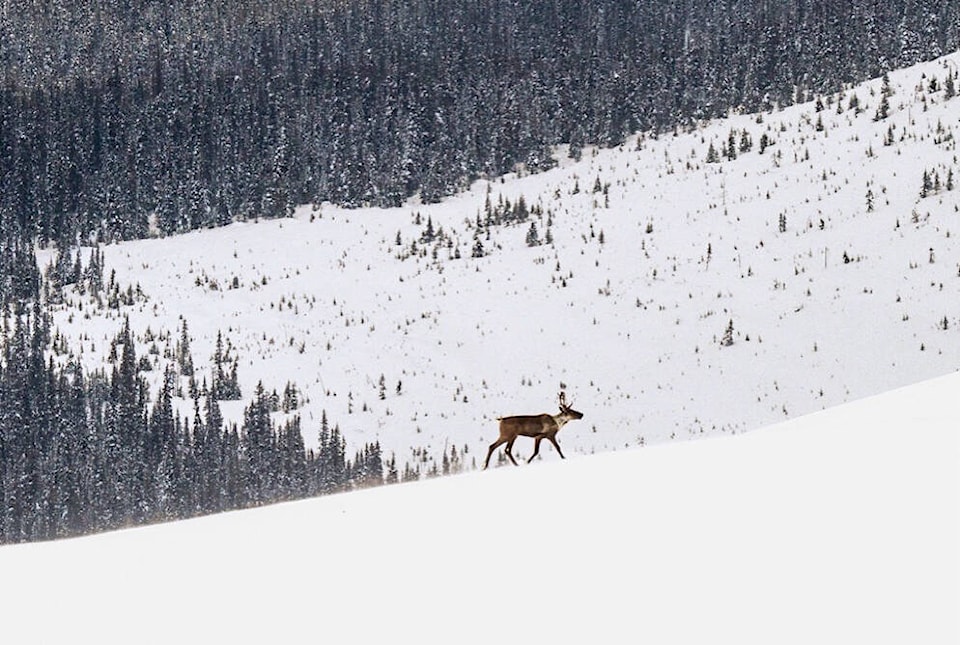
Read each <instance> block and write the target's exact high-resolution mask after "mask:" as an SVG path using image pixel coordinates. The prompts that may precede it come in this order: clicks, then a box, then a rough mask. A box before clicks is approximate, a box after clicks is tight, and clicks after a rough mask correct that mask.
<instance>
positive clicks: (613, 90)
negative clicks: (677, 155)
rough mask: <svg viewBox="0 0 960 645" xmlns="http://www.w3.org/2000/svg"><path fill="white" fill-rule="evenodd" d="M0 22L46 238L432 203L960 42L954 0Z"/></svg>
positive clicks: (554, 5)
mask: <svg viewBox="0 0 960 645" xmlns="http://www.w3.org/2000/svg"><path fill="white" fill-rule="evenodd" d="M3 7H4V10H3V11H2V12H0V74H2V77H0V82H2V86H0V211H2V212H3V213H6V214H7V216H11V217H14V218H16V220H17V221H18V223H19V225H20V226H22V227H24V228H25V229H26V230H27V232H28V234H29V235H31V236H36V237H38V238H39V240H40V241H41V243H46V242H50V241H53V242H56V241H58V240H62V239H72V238H73V237H74V236H76V235H77V234H82V235H83V236H84V238H85V239H89V238H91V237H95V238H97V239H99V240H100V241H110V240H114V239H120V238H123V239H126V238H137V237H143V236H145V235H147V234H148V233H150V232H151V228H150V226H151V216H152V215H155V221H154V224H155V227H156V229H157V230H158V231H159V232H160V233H163V234H167V233H174V232H179V231H185V230H189V229H192V228H196V227H201V226H210V225H217V224H223V223H226V222H229V221H231V220H234V219H237V218H240V219H245V218H252V217H274V216H278V215H283V214H285V213H287V212H289V209H290V207H291V206H292V205H294V204H301V203H310V202H316V203H319V202H320V201H323V200H329V201H331V202H334V203H337V204H341V205H348V206H358V205H363V204H369V205H377V206H391V205H398V204H400V203H401V201H402V200H403V199H404V198H406V197H408V196H410V195H412V194H414V193H417V192H419V193H420V194H421V195H422V197H423V199H424V200H425V201H434V200H436V199H438V198H440V197H441V196H443V195H445V194H448V193H450V192H452V191H455V190H457V189H459V188H462V187H463V186H464V185H466V184H467V182H469V181H470V180H472V179H474V178H476V177H478V176H482V175H496V174H499V173H503V172H507V171H510V170H511V169H513V168H514V166H515V165H516V164H524V165H525V166H526V168H528V169H530V170H537V169H542V168H545V167H548V166H550V165H551V163H552V162H551V156H550V146H551V145H553V144H557V143H561V142H564V143H570V144H572V146H573V149H574V154H576V150H577V149H578V147H579V146H581V145H583V144H599V145H604V146H609V145H614V144H617V143H619V142H620V141H622V140H623V138H624V137H625V136H626V135H627V134H628V133H630V132H633V131H635V130H637V129H665V128H672V127H674V126H675V125H676V124H684V123H690V122H692V121H695V120H697V119H703V118H709V117H715V116H720V115H723V114H725V113H726V112H727V111H728V110H729V109H731V108H739V107H742V108H745V109H748V110H753V109H760V108H767V107H771V106H774V105H781V106H782V105H788V104H792V103H794V102H795V101H797V100H799V99H805V98H807V97H810V96H811V95H812V94H814V93H822V92H827V91H831V90H835V89H837V88H839V87H840V86H841V84H842V83H845V82H851V81H858V80H862V79H866V78H868V77H873V76H879V75H880V74H881V73H883V72H884V71H886V70H888V69H890V68H894V67H902V66H907V65H910V64H913V63H916V62H919V61H920V60H924V59H928V58H931V57H936V56H938V55H940V54H942V53H945V52H947V51H951V50H953V49H956V48H957V47H958V45H960V5H958V3H954V2H940V1H937V0H851V1H845V2H836V1H835V0H707V1H702V0H549V1H543V2H530V1H527V0H403V1H393V0H276V1H275V0H271V1H270V2H265V1H263V0H206V1H204V2H196V1H194V0H163V1H155V0H104V1H99V2H87V1H86V0H52V1H50V0H45V1H43V2H40V1H31V2H16V3H14V2H6V1H4V4H3Z"/></svg>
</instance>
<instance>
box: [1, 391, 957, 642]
mask: <svg viewBox="0 0 960 645" xmlns="http://www.w3.org/2000/svg"><path fill="white" fill-rule="evenodd" d="M958 391H960V375H957V374H954V375H950V376H947V377H942V378H939V379H937V380H934V381H930V382H926V383H922V384H920V385H915V386H911V387H909V388H906V389H901V390H898V391H895V392H890V393H887V394H884V395H881V396H879V397H875V398H868V399H864V400H860V401H858V402H855V403H852V404H847V405H844V406H841V407H838V408H835V409H831V410H828V411H826V412H820V413H816V414H813V415H810V416H806V417H802V418H799V419H795V420H793V421H789V422H785V423H782V424H780V425H778V426H773V427H769V428H766V429H762V430H757V431H755V432H751V433H747V434H744V435H742V436H737V437H729V438H718V439H710V440H706V441H698V442H682V443H677V444H674V445H661V446H655V447H648V448H643V449H633V450H628V451H621V452H617V453H607V454H603V455H595V456H588V457H578V458H571V459H568V460H567V461H565V462H562V463H561V462H554V463H548V464H540V465H537V466H532V467H528V468H512V467H511V468H509V469H500V470H496V471H487V472H475V473H468V474H463V475H460V476H454V477H445V478H441V479H435V480H429V481H422V482H416V483H409V484H401V485H398V486H387V487H383V488H377V489H370V490H366V491H361V492H355V493H347V494H342V495H334V496H329V497H323V498H319V499H316V500H308V501H303V502H296V503H289V504H282V505H277V506H272V507H266V508H262V509H256V510H250V511H241V512H234V513H226V514H222V515H217V516H211V517H206V518H201V519H196V520H189V521H184V522H177V523H173V524H167V525H159V526H153V527H144V528H139V529H133V530H127V531H119V532H115V533H110V534H104V535H98V536H92V537H87V538H80V539H74V540H64V541H58V542H51V543H45V544H43V543H37V544H27V545H16V546H7V547H3V548H0V572H2V576H3V583H2V584H0V616H2V624H3V628H2V632H3V640H4V642H8V643H18V644H25V643H66V642H75V643H184V642H186V643H199V642H210V643H255V642H256V643H265V642H269V643H297V642H320V641H325V640H333V641H336V642H408V641H416V642H431V643H433V642H436V643H485V642H528V643H529V642H537V643H551V642H563V643H569V642H592V643H610V642H629V643H637V642H651V643H733V642H736V643H763V644H767V643H798V644H800V643H802V644H807V643H872V644H876V643H924V644H925V645H930V644H937V643H944V644H946V643H951V644H952V643H956V642H958V639H960V629H958V622H957V621H958V614H957V608H958V606H960V559H958V545H960V479H958V472H960V471H958V466H960V441H958V438H960V435H958V428H960V398H958V397H957V392H958Z"/></svg>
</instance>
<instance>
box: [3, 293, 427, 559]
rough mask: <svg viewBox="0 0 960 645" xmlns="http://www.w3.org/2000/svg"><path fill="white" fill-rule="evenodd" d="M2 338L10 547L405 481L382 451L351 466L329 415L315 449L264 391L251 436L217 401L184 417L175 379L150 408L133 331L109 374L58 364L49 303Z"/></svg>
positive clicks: (17, 315)
mask: <svg viewBox="0 0 960 645" xmlns="http://www.w3.org/2000/svg"><path fill="white" fill-rule="evenodd" d="M0 340H2V342H0V346H2V348H3V353H2V356H0V359H2V360H0V544H3V543H13V542H23V541H32V540H48V539H55V538H63V537H71V536H76V535H82V534H86V533H91V532H98V531H105V530H111V529H118V528H124V527H130V526H136V525H140V524H147V523H153V522H161V521H168V520H174V519H184V518H188V517H193V516H196V515H203V514H209V513H216V512H220V511H226V510H232V509H240V508H249V507H252V506H259V505H263V504H268V503H273V502H279V501H285V500H292V499H299V498H304V497H311V496H316V495H322V494H326V493H332V492H336V491H342V490H350V489H354V488H358V487H366V486H374V485H378V484H382V483H384V481H385V476H384V470H385V467H386V470H387V475H386V481H392V482H395V481H398V477H397V474H396V466H395V461H394V460H393V459H391V460H390V461H389V462H388V463H386V464H385V463H384V460H383V458H382V456H381V451H380V446H379V443H371V444H367V445H365V446H364V447H363V448H362V449H361V450H359V451H358V452H357V453H356V455H355V456H354V458H353V459H351V458H349V457H348V456H347V455H346V443H345V441H344V438H343V436H342V435H341V433H340V430H339V428H338V427H336V426H334V427H332V428H331V427H330V425H329V423H328V422H327V419H326V415H325V414H324V416H323V419H322V420H321V423H320V429H319V446H318V449H317V450H306V449H305V448H304V440H303V435H302V430H301V422H300V418H299V417H297V416H292V417H288V419H287V420H286V421H285V422H283V423H279V424H278V423H275V422H274V421H273V420H272V417H271V413H272V412H274V411H275V410H276V402H275V401H274V400H273V399H272V396H271V395H270V394H268V393H267V392H266V391H265V390H264V388H263V386H262V385H259V386H258V387H257V389H256V391H255V392H254V394H253V396H252V400H251V402H250V404H249V405H248V406H247V408H246V410H245V411H244V417H243V422H242V423H241V424H240V425H239V427H238V426H237V424H228V423H225V422H224V419H223V417H222V415H221V413H220V408H219V404H218V400H217V397H216V396H213V395H212V394H211V393H209V392H206V391H200V392H198V394H197V395H196V396H195V397H194V398H193V402H194V412H193V415H192V418H189V417H188V418H181V417H180V416H179V415H178V414H177V413H176V411H175V410H174V406H173V398H174V394H175V389H176V387H177V386H176V380H177V378H178V377H177V376H176V374H175V373H174V374H169V375H168V378H165V379H164V383H163V385H162V386H161V388H160V391H159V393H158V395H157V397H156V400H155V401H150V397H149V388H148V386H147V384H146V381H145V379H144V377H143V375H142V374H141V373H140V367H139V365H140V362H139V361H138V359H137V355H136V350H135V347H134V342H133V339H132V337H131V334H130V330H129V326H128V325H124V327H123V329H122V330H121V332H120V333H119V334H118V336H117V338H116V340H115V343H116V344H117V346H118V348H119V351H118V357H117V360H116V361H115V362H114V365H113V367H112V369H111V370H110V371H109V372H107V371H105V370H100V371H96V372H93V373H85V372H84V370H83V368H82V367H81V366H80V365H79V364H78V363H77V362H76V361H74V360H70V361H67V362H66V364H65V365H63V366H62V367H61V366H58V365H57V363H56V361H55V360H54V358H53V357H52V356H51V357H50V358H45V355H46V352H45V349H46V348H47V347H48V346H49V343H50V321H49V318H48V316H47V315H46V314H45V313H44V312H43V309H42V307H40V306H39V305H34V306H33V307H32V308H30V309H27V308H26V307H25V306H23V305H17V306H15V307H14V306H11V307H8V308H6V309H5V311H4V318H3V329H2V338H0ZM408 476H411V477H412V476H413V475H412V474H408Z"/></svg>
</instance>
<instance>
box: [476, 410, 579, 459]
mask: <svg viewBox="0 0 960 645" xmlns="http://www.w3.org/2000/svg"><path fill="white" fill-rule="evenodd" d="M582 418H583V414H582V413H580V412H577V411H576V410H574V409H573V404H572V403H571V404H570V405H567V401H566V397H565V396H564V393H563V392H562V391H561V392H560V414H537V415H532V416H516V417H497V420H498V421H499V422H500V436H499V437H498V438H497V440H496V441H494V442H493V443H492V444H490V450H489V451H488V452H487V461H486V462H484V464H483V469H484V470H486V469H487V466H489V465H490V456H491V455H492V454H493V451H494V450H496V449H497V447H498V446H501V445H503V444H507V447H506V448H504V452H505V453H506V455H507V457H509V458H510V461H512V462H513V465H514V466H518V465H519V464H517V460H516V459H514V458H513V453H512V452H511V451H512V450H513V442H514V441H516V439H517V437H520V436H523V437H533V442H534V443H533V454H532V455H530V459H527V463H528V464H529V463H530V462H531V461H533V458H534V457H536V456H537V455H538V454H539V453H540V442H541V441H543V440H544V439H547V440H549V441H550V443H552V444H553V447H554V448H556V449H557V454H559V455H560V458H561V459H566V457H564V456H563V452H562V451H561V450H560V444H558V443H557V433H558V432H560V428H562V427H563V426H564V424H566V423H567V421H574V420H576V419H582Z"/></svg>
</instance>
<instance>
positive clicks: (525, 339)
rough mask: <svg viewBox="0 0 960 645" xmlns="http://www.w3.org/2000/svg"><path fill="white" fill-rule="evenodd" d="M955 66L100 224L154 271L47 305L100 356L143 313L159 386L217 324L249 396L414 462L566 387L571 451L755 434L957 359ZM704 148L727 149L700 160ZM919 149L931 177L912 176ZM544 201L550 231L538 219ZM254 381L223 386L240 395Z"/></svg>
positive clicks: (114, 253) (489, 431)
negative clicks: (668, 126)
mask: <svg viewBox="0 0 960 645" xmlns="http://www.w3.org/2000/svg"><path fill="white" fill-rule="evenodd" d="M958 64H960V55H958V54H951V55H950V56H948V57H945V58H943V59H940V60H937V61H933V62H930V63H925V64H922V65H918V66H916V67H913V68H910V69H907V70H903V71H898V72H894V73H891V74H890V88H891V90H892V95H890V96H889V98H888V101H889V103H890V109H889V116H888V117H887V118H885V119H880V120H877V119H875V116H876V113H877V110H878V108H879V106H880V104H881V101H882V98H883V95H884V92H883V82H882V81H881V79H876V80H874V81H871V82H868V83H865V84H862V85H859V86H856V87H852V88H849V89H847V90H845V91H843V92H840V93H838V94H835V95H831V96H824V97H819V105H818V102H817V101H811V102H808V103H804V104H801V105H797V106H793V107H789V108H786V109H783V110H774V111H770V112H766V113H762V114H749V115H747V114H745V115H732V116H731V117H730V118H728V119H725V120H722V121H716V122H710V123H704V124H701V125H700V126H698V127H696V128H693V129H691V130H690V131H680V130H678V131H677V132H675V133H672V134H670V133H668V134H664V135H661V136H659V137H654V136H651V135H638V136H633V137H631V138H629V140H628V141H626V142H625V143H624V144H623V145H621V146H619V147H617V148H615V149H604V150H597V149H587V150H585V151H584V153H583V157H582V158H581V159H580V160H578V161H574V160H571V159H568V158H566V157H564V156H563V151H562V150H561V151H559V153H560V155H561V163H560V164H559V166H558V167H557V168H556V169H554V170H551V171H549V172H545V173H542V174H537V175H531V176H520V175H511V176H507V177H503V178H498V179H496V180H490V181H479V182H476V183H475V184H474V185H473V186H472V187H471V188H470V189H469V190H468V191H466V192H464V193H463V194H461V195H457V196H455V197H451V198H449V199H447V200H445V201H444V202H442V203H440V204H432V205H420V204H417V203H415V202H411V203H410V204H409V205H407V206H405V207H403V208H397V209H387V210H384V209H357V210H343V209H340V208H336V207H333V206H330V205H328V204H324V205H318V206H312V207H311V206H308V207H303V208H300V209H298V210H297V211H296V213H295V215H294V216H293V217H292V218H288V219H282V220H274V221H261V222H243V223H237V224H233V225H231V226H228V227H226V228H223V229H218V230H207V231H198V232H194V233H190V234H187V235H182V236H177V237H171V238H166V239H151V240H144V241H138V242H127V243H122V244H116V245H111V246H108V247H104V248H103V251H104V255H105V263H106V271H105V273H106V275H110V274H113V275H114V279H115V280H116V281H117V283H119V284H120V285H124V286H131V287H132V286H134V285H138V286H139V288H140V291H141V292H142V294H143V296H142V297H139V298H137V299H136V302H134V303H133V304H130V305H122V306H120V307H119V309H110V308H104V307H100V306H97V305H96V304H95V303H93V302H92V301H91V299H90V297H89V295H81V294H79V293H70V294H68V295H67V304H66V305H64V306H63V307H62V308H60V310H59V311H58V312H57V314H56V316H55V327H56V329H57V330H58V331H59V332H60V333H62V334H63V336H64V337H65V339H66V340H67V345H68V346H69V347H70V348H72V349H73V350H74V351H76V352H79V353H80V356H81V360H82V361H83V362H84V364H85V365H86V366H87V367H88V368H91V369H92V368H96V367H98V366H103V365H106V364H107V357H108V354H109V344H110V339H112V338H113V337H114V336H115V335H116V334H117V332H118V331H119V329H120V327H121V324H122V322H121V321H122V319H123V318H124V317H129V319H130V324H131V327H132V329H133V331H134V333H135V335H136V337H137V340H138V343H139V345H138V353H139V354H146V355H147V356H148V358H149V359H150V361H151V362H152V363H153V365H154V369H153V371H152V372H150V373H149V376H150V378H151V380H152V382H153V384H154V387H156V386H157V384H158V383H159V381H160V379H161V378H162V374H163V371H164V367H165V365H167V364H168V363H169V362H170V360H171V356H172V354H173V351H174V346H175V343H176V340H177V338H178V333H179V330H180V328H181V326H182V324H183V321H186V323H187V324H188V329H189V333H190V335H191V348H192V352H193V356H194V360H195V363H196V365H197V368H198V377H199V378H206V379H207V380H208V382H209V378H210V377H209V375H210V357H211V356H212V355H213V353H214V344H215V341H216V337H217V334H218V332H220V333H222V334H223V336H224V338H226V339H228V340H229V341H230V343H231V344H232V346H233V347H234V348H235V350H236V353H237V355H238V356H239V357H240V359H241V363H240V365H239V377H240V380H241V387H242V390H243V393H244V395H245V396H246V397H247V400H248V399H249V397H250V395H252V393H253V391H254V387H255V385H256V383H257V382H259V381H262V382H263V383H264V385H265V387H266V388H267V389H268V391H269V390H274V389H275V390H277V391H278V392H279V393H282V391H283V389H284V387H285V385H286V384H287V383H288V382H292V383H294V384H296V386H297V387H298V388H299V391H300V393H301V399H302V401H303V405H302V407H301V408H300V409H299V410H298V411H297V412H296V413H298V414H300V415H301V416H302V418H303V421H304V433H305V438H306V440H307V442H308V444H310V443H314V442H315V441H316V432H317V429H318V428H319V422H320V417H321V414H322V413H323V411H326V413H327V414H328V416H329V418H330V420H331V422H332V423H336V424H338V425H339V426H340V428H341V430H342V431H343V433H344V436H345V437H346V439H347V441H348V444H349V447H348V450H350V449H352V448H355V447H359V446H361V445H363V444H364V443H366V442H372V441H375V440H376V441H379V442H380V444H381V445H382V447H383V450H384V454H385V455H387V456H389V455H390V454H391V453H393V454H395V455H396V456H397V459H398V461H399V462H401V463H403V462H410V463H416V464H419V465H420V466H421V467H422V469H423V470H424V471H426V470H428V469H429V467H430V465H431V464H434V465H435V464H437V463H439V462H440V458H441V456H442V455H443V454H444V453H447V452H449V451H451V450H455V451H456V452H457V453H458V455H460V456H461V458H462V460H463V463H465V464H466V465H467V466H469V465H470V464H471V463H474V461H476V462H477V463H480V462H482V458H483V457H484V455H485V453H486V446H487V445H488V444H489V443H490V442H491V441H492V440H493V439H494V438H495V435H496V423H495V418H496V417H497V416H500V415H504V414H528V413H539V412H545V411H554V410H555V401H556V396H557V392H558V391H559V389H560V387H561V385H564V386H566V387H567V392H568V398H570V399H572V400H573V401H574V404H575V405H576V407H577V408H578V409H580V410H582V411H583V412H584V413H585V417H584V420H583V421H581V422H578V423H576V424H571V425H569V426H568V427H567V428H565V429H564V431H563V433H562V435H561V437H560V439H561V443H562V444H563V445H564V447H565V449H566V450H567V454H570V455H575V454H588V453H594V452H603V451H608V450H614V449H621V448H626V447H635V446H638V445H649V444H654V443H659V442H664V441H670V440H681V439H687V438H693V437H706V436H722V435H725V434H727V435H729V434H735V433H740V432H743V431H746V430H750V429H753V428H756V427H759V426H761V425H763V424H767V423H771V422H775V421H778V420H782V419H785V418H791V417H794V416H797V415H800V414H803V413H807V412H811V411H814V410H819V409H823V408H826V407H829V406H833V405H836V404H838V403H841V402H844V401H849V400H853V399H857V398H860V397H864V396H868V395H871V394H875V393H878V392H881V391H885V390H888V389H891V388H894V387H898V386H902V385H904V384H908V383H913V382H916V381H919V380H921V379H925V378H930V377H933V376H937V375H942V374H946V373H948V372H951V371H953V370H955V369H957V367H958V365H960V342H958V336H957V334H958V333H960V332H958V330H960V242H958V239H960V238H958V235H960V214H958V209H960V190H956V189H954V190H948V189H947V180H948V176H949V174H950V173H951V172H952V173H953V182H956V181H958V180H960V175H958V171H960V167H958V165H957V161H956V155H957V151H956V137H957V135H958V133H960V110H958V109H957V106H958V105H960V99H957V98H953V99H950V100H947V98H946V95H945V90H944V85H945V83H944V79H945V78H946V77H947V75H948V73H951V72H953V71H954V70H955V69H956V66H957V65H958ZM934 78H936V79H938V84H937V85H936V89H934V87H932V86H931V80H932V79H934ZM821 106H822V110H820V107H821ZM761 139H763V140H764V141H763V143H764V145H763V151H762V153H761V151H760V148H761ZM711 146H713V148H714V151H715V152H717V154H718V155H719V154H720V151H722V150H723V149H724V147H727V149H728V157H729V158H724V157H722V156H720V157H719V159H720V161H718V162H717V163H707V156H708V154H709V150H710V147H711ZM731 147H733V148H736V153H735V157H736V158H733V156H734V155H732V154H729V150H730V148H731ZM925 171H927V172H928V173H929V176H930V177H933V173H935V174H936V177H937V178H938V182H939V183H938V185H937V186H938V188H937V189H936V190H930V191H927V192H928V193H929V194H928V195H927V196H926V197H924V198H921V197H920V194H921V190H922V187H923V186H922V183H923V182H922V179H923V175H924V172H925ZM521 198H522V199H523V202H524V203H525V205H526V207H527V208H529V209H531V210H533V209H534V208H535V209H536V210H537V212H538V213H539V215H533V216H532V218H531V219H528V220H527V221H525V222H523V223H521V224H515V225H501V226H491V227H487V226H485V225H484V224H485V219H486V216H487V212H488V207H487V203H488V200H489V203H490V208H492V209H496V208H498V205H500V204H505V203H507V202H509V203H510V204H511V205H512V206H513V207H515V206H516V205H517V204H518V203H519V201H520V200H521ZM478 218H479V219H480V223H481V225H480V226H479V227H478V226H477V222H478ZM531 221H532V222H534V223H535V225H536V227H537V232H538V237H539V239H540V240H544V239H545V237H546V233H547V230H548V229H549V232H550V236H551V238H552V240H553V242H552V243H551V244H541V245H538V246H532V247H530V246H528V245H527V243H526V242H527V236H528V234H529V233H530V223H531ZM428 223H429V226H430V227H433V231H434V237H433V238H431V237H430V236H429V235H428ZM441 228H442V229H443V235H442V236H441V235H439V234H438V229H441ZM478 239H479V241H480V244H481V246H482V247H483V250H484V253H485V255H484V256H483V257H477V258H475V257H472V251H473V249H474V247H475V246H476V242H477V240H478ZM398 240H399V244H397V242H398ZM458 254H459V256H460V257H459V258H457V257H456V256H457V255H458ZM50 259H51V256H50V254H46V255H45V256H44V257H43V258H42V260H41V261H42V263H44V264H46V263H47V262H48V261H49V260H50ZM381 381H382V383H383V385H382V386H381ZM243 405H244V402H243V401H240V402H236V403H233V404H232V405H225V406H224V412H225V414H226V415H227V416H228V418H232V419H233V420H236V421H239V420H240V419H241V417H242V408H243ZM180 409H181V411H182V413H183V415H184V416H187V417H192V404H191V403H190V402H189V401H188V400H183V401H181V402H180ZM531 449H532V448H531V446H529V445H520V444H519V443H518V445H517V447H516V449H515V452H516V454H517V455H518V457H519V456H523V454H524V453H526V454H529V451H530V450H531ZM542 459H543V460H547V461H552V460H556V459H557V456H556V455H555V453H553V452H552V451H551V450H549V449H547V450H545V451H544V453H543V455H542Z"/></svg>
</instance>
